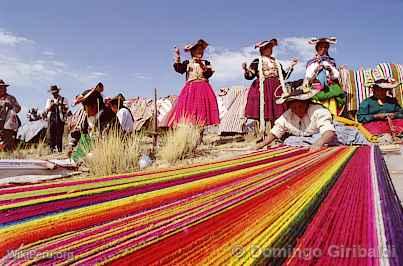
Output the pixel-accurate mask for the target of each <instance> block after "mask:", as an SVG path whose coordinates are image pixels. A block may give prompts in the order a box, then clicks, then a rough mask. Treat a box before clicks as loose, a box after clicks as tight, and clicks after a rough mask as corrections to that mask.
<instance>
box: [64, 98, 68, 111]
mask: <svg viewBox="0 0 403 266" xmlns="http://www.w3.org/2000/svg"><path fill="white" fill-rule="evenodd" d="M63 104H64V105H65V106H66V108H67V110H68V109H69V101H68V100H67V99H66V98H64V102H63Z"/></svg>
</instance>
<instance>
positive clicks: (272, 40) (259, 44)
mask: <svg viewBox="0 0 403 266" xmlns="http://www.w3.org/2000/svg"><path fill="white" fill-rule="evenodd" d="M266 45H272V46H277V45H278V42H277V39H271V40H270V41H267V40H266V41H261V42H257V43H256V44H255V49H258V48H262V47H265V46H266Z"/></svg>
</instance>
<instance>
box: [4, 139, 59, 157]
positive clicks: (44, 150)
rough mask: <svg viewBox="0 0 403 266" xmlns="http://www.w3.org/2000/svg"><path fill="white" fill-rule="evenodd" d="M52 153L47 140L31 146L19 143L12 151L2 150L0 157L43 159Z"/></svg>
mask: <svg viewBox="0 0 403 266" xmlns="http://www.w3.org/2000/svg"><path fill="white" fill-rule="evenodd" d="M50 154H51V151H50V150H49V146H48V145H47V144H46V143H45V142H40V143H38V144H33V145H31V146H29V147H23V146H22V145H19V146H17V148H16V149H15V150H14V151H12V152H4V151H0V159H42V158H43V157H46V156H49V155H50Z"/></svg>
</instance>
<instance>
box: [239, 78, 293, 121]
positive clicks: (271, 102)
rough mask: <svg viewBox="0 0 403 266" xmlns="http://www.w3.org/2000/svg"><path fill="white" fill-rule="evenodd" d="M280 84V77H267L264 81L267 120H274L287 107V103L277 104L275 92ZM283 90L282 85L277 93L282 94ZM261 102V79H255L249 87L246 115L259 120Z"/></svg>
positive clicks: (265, 115)
mask: <svg viewBox="0 0 403 266" xmlns="http://www.w3.org/2000/svg"><path fill="white" fill-rule="evenodd" d="M279 86H280V80H279V79H278V78H267V79H266V80H265V81H264V102H265V103H264V119H265V120H266V121H271V122H274V121H275V120H276V119H277V118H279V117H280V116H281V115H282V114H283V113H284V112H285V110H286V109H287V107H286V105H285V104H276V102H275V101H276V99H275V97H274V92H275V90H276V89H277V87H279ZM282 92H283V90H282V89H281V87H280V88H279V89H278V91H277V92H276V95H278V96H280V95H281V94H282ZM259 103H260V92H259V79H255V81H253V83H252V86H251V87H250V89H249V93H248V101H247V103H246V107H245V116H246V117H247V118H251V119H256V120H259V114H260V111H259V108H260V107H259Z"/></svg>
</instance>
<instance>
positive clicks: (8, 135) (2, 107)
mask: <svg viewBox="0 0 403 266" xmlns="http://www.w3.org/2000/svg"><path fill="white" fill-rule="evenodd" d="M8 86H10V85H9V84H7V83H5V82H4V81H3V80H0V150H5V151H10V150H13V149H14V148H15V144H16V141H15V139H16V138H15V137H16V135H17V130H18V128H19V127H20V125H21V122H20V120H19V118H18V116H17V113H19V112H20V111H21V106H20V104H19V103H18V101H17V99H16V98H15V97H14V96H12V95H10V94H8V93H7V87H8Z"/></svg>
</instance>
